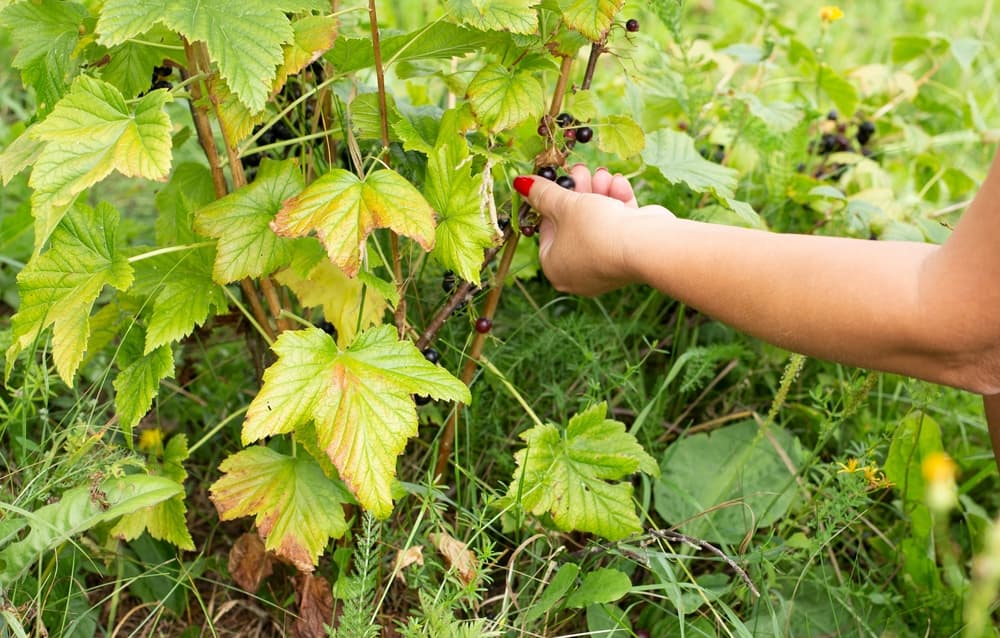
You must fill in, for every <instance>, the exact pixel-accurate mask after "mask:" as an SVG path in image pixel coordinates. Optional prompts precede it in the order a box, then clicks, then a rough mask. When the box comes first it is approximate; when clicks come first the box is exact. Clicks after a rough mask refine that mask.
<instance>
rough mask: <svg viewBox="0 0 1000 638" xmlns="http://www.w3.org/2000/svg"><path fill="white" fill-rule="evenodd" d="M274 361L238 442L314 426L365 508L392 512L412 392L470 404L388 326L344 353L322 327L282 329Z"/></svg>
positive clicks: (409, 432)
mask: <svg viewBox="0 0 1000 638" xmlns="http://www.w3.org/2000/svg"><path fill="white" fill-rule="evenodd" d="M273 349H274V352H275V354H277V355H278V360H277V362H276V363H274V365H272V366H271V367H270V368H268V369H267V370H266V371H265V372H264V386H263V387H262V388H261V390H260V393H259V394H258V395H257V397H256V398H254V400H253V401H252V402H251V403H250V407H249V408H248V409H247V417H246V421H245V422H244V424H243V442H244V443H250V442H252V441H256V440H258V439H261V438H264V437H267V436H273V435H275V434H281V433H284V432H289V431H291V430H293V429H295V428H296V427H298V426H300V425H303V424H305V423H308V422H309V421H315V424H316V432H317V435H318V439H319V445H320V447H321V448H323V449H324V450H325V451H326V454H327V456H329V457H330V460H331V461H332V462H333V464H334V465H336V466H337V470H338V471H339V472H340V476H341V478H343V479H344V482H345V483H347V486H348V488H350V490H351V492H353V493H354V495H355V496H356V497H357V499H358V502H360V503H361V504H362V505H363V506H364V507H365V508H367V509H368V510H370V511H371V512H372V513H373V514H375V515H376V516H379V517H381V518H385V517H386V516H388V515H389V513H390V512H391V511H392V495H391V489H390V488H391V486H392V481H393V478H394V477H395V475H396V457H397V456H399V454H400V453H401V452H402V451H403V448H404V447H405V446H406V441H407V440H408V439H409V438H410V437H412V436H414V435H416V433H417V411H416V406H415V404H414V402H413V398H412V396H411V395H413V394H423V395H428V396H431V397H434V398H437V399H449V400H456V401H462V402H466V403H467V402H469V401H470V400H471V396H470V394H469V389H468V388H467V387H466V386H465V384H463V383H462V382H460V381H459V380H458V379H456V378H454V377H453V376H451V374H449V373H448V372H447V371H446V370H444V369H443V368H441V366H437V365H434V364H433V363H431V362H429V361H427V360H426V359H425V358H424V357H423V355H422V354H421V353H420V351H419V350H417V348H416V346H414V345H413V344H412V343H411V342H409V341H400V340H399V339H398V338H397V336H396V331H395V329H394V328H393V327H392V326H390V325H380V326H377V327H375V328H371V329H369V330H367V331H365V332H363V333H361V335H359V336H358V338H357V339H356V340H355V341H354V343H352V344H351V346H350V347H349V348H347V349H340V348H338V347H337V345H336V344H335V343H334V342H333V340H332V339H331V338H330V336H329V335H327V334H326V333H324V332H323V331H322V330H319V329H316V328H311V329H308V330H298V331H286V332H283V333H282V334H281V336H279V337H278V339H277V341H275V343H274V346H273Z"/></svg>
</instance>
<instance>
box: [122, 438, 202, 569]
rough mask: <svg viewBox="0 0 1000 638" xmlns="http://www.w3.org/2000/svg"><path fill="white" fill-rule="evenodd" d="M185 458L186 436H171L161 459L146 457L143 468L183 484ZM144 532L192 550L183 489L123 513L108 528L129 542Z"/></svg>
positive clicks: (152, 473)
mask: <svg viewBox="0 0 1000 638" xmlns="http://www.w3.org/2000/svg"><path fill="white" fill-rule="evenodd" d="M187 457H188V445H187V437H186V436H185V435H183V434H177V435H175V436H172V437H170V440H169V441H167V444H166V445H165V446H164V448H163V459H162V461H156V460H149V461H147V462H146V469H147V471H148V472H149V473H150V474H151V475H153V476H162V477H164V478H167V479H170V480H171V481H173V482H175V483H177V485H180V486H183V485H184V481H185V480H186V479H187V471H186V470H185V469H184V461H185V460H187ZM143 531H148V532H149V535H150V536H152V537H153V538H156V539H159V540H162V541H166V542H168V543H171V544H173V545H175V546H176V547H178V548H180V549H185V550H188V551H194V549H195V546H194V539H192V538H191V533H190V532H189V531H188V528H187V505H186V504H185V502H184V492H183V490H182V491H181V492H180V493H178V494H176V495H175V496H172V497H170V498H168V499H167V500H165V501H161V502H159V503H157V504H156V505H150V506H149V507H144V508H142V509H140V510H138V511H135V512H131V513H129V514H125V515H124V516H122V517H121V519H120V520H119V521H118V523H116V524H115V526H114V527H113V528H112V529H111V535H112V536H116V537H118V538H121V539H122V540H127V541H128V540H134V539H136V538H138V537H139V535H140V534H142V533H143Z"/></svg>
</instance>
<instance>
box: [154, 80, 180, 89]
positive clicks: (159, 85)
mask: <svg viewBox="0 0 1000 638" xmlns="http://www.w3.org/2000/svg"><path fill="white" fill-rule="evenodd" d="M172 88H174V85H173V84H171V83H170V82H167V81H166V80H157V81H156V82H153V86H151V87H150V89H149V90H150V91H155V90H157V89H166V90H168V91H169V90H170V89H172Z"/></svg>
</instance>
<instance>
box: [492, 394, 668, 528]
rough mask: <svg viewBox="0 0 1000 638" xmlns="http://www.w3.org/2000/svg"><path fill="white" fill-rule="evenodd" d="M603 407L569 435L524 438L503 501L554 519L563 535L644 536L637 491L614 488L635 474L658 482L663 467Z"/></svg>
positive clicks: (536, 431) (579, 420) (543, 430)
mask: <svg viewBox="0 0 1000 638" xmlns="http://www.w3.org/2000/svg"><path fill="white" fill-rule="evenodd" d="M607 407H608V406H607V404H606V403H600V404H598V405H595V406H594V407H592V408H590V409H588V410H586V411H584V412H581V413H580V414H577V415H576V416H574V417H573V418H571V419H570V420H569V425H568V426H567V427H566V429H565V431H563V430H561V428H559V427H557V426H555V425H553V424H551V423H549V424H545V425H541V426H537V427H534V428H532V429H530V430H528V431H527V432H524V433H523V434H521V438H522V439H524V440H525V441H526V442H527V444H528V445H527V447H526V448H525V449H523V450H520V451H519V452H517V453H516V454H515V455H514V458H515V460H516V461H517V469H515V470H514V477H513V481H512V482H511V484H510V489H509V490H508V492H507V495H506V496H505V497H504V499H503V501H504V502H508V503H509V502H516V501H517V499H518V498H520V504H521V506H522V507H524V509H526V510H527V511H529V512H531V513H533V514H535V515H542V514H545V513H548V514H551V516H552V520H553V521H554V522H555V524H556V525H557V526H558V527H559V529H561V530H564V531H572V530H578V531H583V532H591V533H593V534H597V535H598V536H603V537H604V538H607V539H608V540H620V539H622V538H624V537H626V536H628V535H629V534H631V533H634V532H639V531H641V529H642V527H641V525H640V523H639V518H638V517H637V516H636V513H635V507H634V506H633V505H632V485H631V483H628V482H624V481H623V482H620V483H610V482H609V481H615V480H620V479H622V478H624V477H626V476H628V475H629V474H632V473H633V472H637V471H642V472H645V473H646V474H652V475H655V476H658V475H659V473H660V470H659V466H658V465H657V464H656V461H655V459H653V458H652V457H651V456H649V455H648V454H646V452H645V450H643V449H642V446H641V445H639V443H638V441H636V440H635V437H634V436H632V435H631V434H629V433H627V432H626V431H625V426H624V425H623V424H622V423H619V422H618V421H613V420H611V419H606V418H605V414H606V413H607Z"/></svg>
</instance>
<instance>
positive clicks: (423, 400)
mask: <svg viewBox="0 0 1000 638" xmlns="http://www.w3.org/2000/svg"><path fill="white" fill-rule="evenodd" d="M413 402H414V403H416V404H417V405H427V404H428V403H430V402H431V398H430V397H429V396H427V395H426V394H414V395H413Z"/></svg>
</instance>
